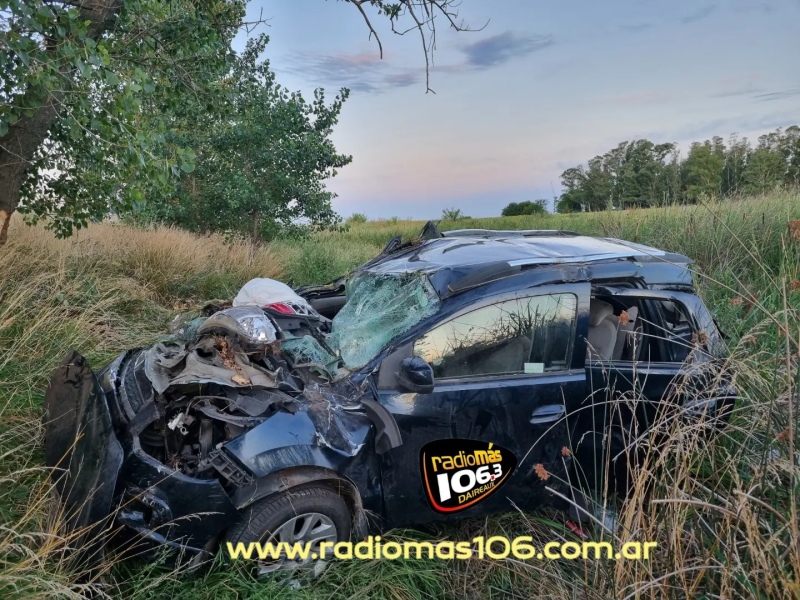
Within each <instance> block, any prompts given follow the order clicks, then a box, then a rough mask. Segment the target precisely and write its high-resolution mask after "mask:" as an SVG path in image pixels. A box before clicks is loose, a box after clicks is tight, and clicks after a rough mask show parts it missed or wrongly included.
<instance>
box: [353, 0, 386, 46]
mask: <svg viewBox="0 0 800 600" xmlns="http://www.w3.org/2000/svg"><path fill="white" fill-rule="evenodd" d="M363 2H364V0H354V2H353V4H355V5H356V8H358V11H359V12H360V13H361V16H362V17H364V22H365V23H366V24H367V27H369V32H370V33H369V36H370V38H372V36H373V35H374V36H375V41H376V42H378V52H379V53H380V57H381V60H383V44H381V38H380V37H379V36H378V32H377V31H375V28H374V27H373V26H372V23H370V21H369V17H368V16H367V13H366V12H365V11H364V7H363V6H361V5H362V4H363Z"/></svg>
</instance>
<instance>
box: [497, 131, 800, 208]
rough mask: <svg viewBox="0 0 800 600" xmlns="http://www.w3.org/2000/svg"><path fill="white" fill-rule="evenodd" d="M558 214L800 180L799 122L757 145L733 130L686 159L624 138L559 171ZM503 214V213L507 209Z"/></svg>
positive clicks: (665, 147)
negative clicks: (610, 147) (561, 188)
mask: <svg viewBox="0 0 800 600" xmlns="http://www.w3.org/2000/svg"><path fill="white" fill-rule="evenodd" d="M561 183H562V186H563V193H562V194H561V197H560V198H559V199H558V201H557V203H556V211H557V212H560V213H570V212H584V211H597V210H606V209H620V208H630V207H634V206H638V207H649V206H662V205H669V204H674V203H690V204H693V203H696V202H698V201H699V200H701V199H702V198H715V197H728V196H732V195H734V194H740V193H763V192H766V191H769V190H771V189H774V188H776V187H781V186H793V185H794V186H796V185H798V184H799V183H800V127H797V126H793V127H789V128H788V129H786V130H785V131H783V130H781V129H778V130H776V131H774V132H772V133H769V134H767V135H764V136H761V137H760V138H759V145H758V147H757V148H756V149H755V150H753V149H752V148H751V147H750V143H749V142H748V140H747V138H741V139H740V138H738V136H736V135H735V134H734V135H732V136H731V137H730V139H729V140H728V145H727V147H726V145H725V143H724V142H723V140H722V138H720V137H714V138H712V139H711V140H706V141H704V142H695V143H694V144H692V145H691V147H690V148H689V152H688V154H687V155H686V157H685V158H684V159H681V156H680V153H679V152H678V150H677V147H676V145H675V144H672V143H667V144H654V143H653V142H651V141H649V140H635V141H633V142H622V143H621V144H619V145H618V146H617V147H616V148H614V149H613V150H610V151H609V152H607V153H605V154H603V155H601V156H595V157H594V158H593V159H591V160H590V161H589V162H588V164H587V165H586V166H584V165H578V166H577V167H572V168H570V169H567V170H566V171H564V172H563V173H562V174H561ZM503 214H505V213H503Z"/></svg>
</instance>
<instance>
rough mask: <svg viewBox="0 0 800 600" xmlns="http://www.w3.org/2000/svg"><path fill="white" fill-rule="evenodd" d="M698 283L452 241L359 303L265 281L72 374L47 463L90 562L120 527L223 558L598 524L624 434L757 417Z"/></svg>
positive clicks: (561, 243)
mask: <svg viewBox="0 0 800 600" xmlns="http://www.w3.org/2000/svg"><path fill="white" fill-rule="evenodd" d="M689 264H690V260H689V259H688V258H687V257H685V256H681V255H678V254H672V253H668V252H663V251H661V250H658V249H656V248H651V247H647V246H642V245H638V244H634V243H629V242H624V241H620V240H615V239H597V238H591V237H586V236H582V235H579V234H576V233H573V232H567V231H487V230H460V231H451V232H447V233H439V232H438V231H437V230H436V228H435V227H434V226H432V225H431V224H429V225H428V226H426V228H425V229H424V230H423V233H422V234H421V235H420V236H419V237H418V238H416V239H414V240H412V241H410V242H405V243H404V242H402V241H401V240H399V239H394V240H392V241H391V242H390V243H389V245H388V246H387V247H386V249H385V250H384V251H383V253H382V254H381V255H379V256H378V257H376V258H375V259H373V260H371V261H369V262H368V263H366V264H365V265H362V266H361V267H359V268H358V269H356V270H355V271H354V272H353V273H351V274H350V276H349V277H348V278H347V279H346V280H344V279H343V280H340V281H337V282H333V283H332V284H329V285H326V286H307V287H303V288H298V289H297V290H291V289H290V288H288V287H287V286H284V285H283V284H279V283H278V282H274V281H271V280H254V281H253V282H250V284H248V286H245V288H243V290H242V292H241V293H240V294H239V296H237V299H235V300H234V302H233V306H232V307H229V308H224V307H211V308H210V309H208V310H207V313H208V314H207V315H206V316H203V317H200V318H196V319H193V320H191V321H188V322H183V323H178V324H177V325H176V326H175V327H174V328H173V331H172V332H171V334H170V335H168V336H165V337H164V338H163V339H161V340H160V341H158V342H157V343H156V344H154V345H153V346H151V347H148V348H140V349H136V350H130V351H127V352H123V353H122V354H121V355H119V356H118V357H117V358H116V359H115V360H113V361H112V362H111V363H110V364H109V365H107V366H105V367H104V368H102V369H101V370H99V371H97V372H96V373H95V372H93V370H92V369H91V368H90V366H89V365H88V364H87V362H86V361H85V360H84V359H83V358H82V357H81V356H80V355H79V354H77V353H72V354H71V355H70V356H68V357H66V358H65V360H64V361H63V363H62V364H61V366H60V367H59V368H58V370H57V372H56V373H55V375H54V376H53V379H52V381H51V384H50V386H49V388H48V391H47V394H46V399H45V407H46V419H47V433H46V460H47V464H48V465H49V466H50V467H52V468H53V476H54V478H55V479H56V485H57V489H58V491H59V493H60V496H61V498H62V502H63V503H64V505H65V507H66V509H67V511H68V515H69V518H70V524H71V525H72V526H73V527H74V528H76V529H80V528H82V531H84V532H85V539H86V540H87V542H91V543H92V544H94V545H95V546H99V545H102V544H104V543H106V541H105V532H106V531H108V530H110V529H111V528H110V527H109V521H111V522H113V524H114V525H118V526H121V527H120V529H121V530H122V532H123V534H124V535H122V536H121V537H122V538H126V537H127V538H128V539H135V540H138V541H139V542H142V543H147V544H150V545H152V546H153V547H162V548H163V547H171V548H174V549H176V550H180V551H181V552H183V553H188V554H189V555H195V556H197V557H201V558H202V557H208V556H210V555H211V554H212V553H213V551H214V550H215V548H216V547H217V545H218V544H219V543H220V542H222V541H232V542H234V543H235V542H238V541H243V542H249V541H268V540H269V541H308V542H314V543H319V542H321V541H338V540H346V539H351V538H361V537H363V536H365V535H367V534H368V533H376V532H380V531H384V530H387V529H390V528H393V527H397V526H413V525H419V524H423V523H428V522H432V521H441V520H448V519H454V518H462V517H472V516H480V515H485V514H488V513H496V512H505V511H510V510H514V507H517V508H519V509H522V510H526V511H528V510H533V509H536V508H537V507H540V506H542V505H545V504H549V505H553V506H557V507H558V506H560V507H564V508H572V510H573V511H574V510H575V509H576V508H577V509H578V516H580V513H581V507H582V506H584V501H583V500H582V499H581V497H580V494H576V492H575V490H576V489H577V488H580V487H581V486H579V485H577V483H576V481H577V479H578V478H579V477H580V473H583V478H584V480H586V479H587V477H586V473H587V472H589V471H591V470H592V469H591V467H592V466H593V465H594V463H595V461H596V458H597V457H599V456H604V455H605V456H608V455H609V454H610V455H613V456H614V463H613V464H614V466H613V467H612V471H613V473H612V475H615V476H616V475H618V477H617V479H618V480H619V482H624V479H625V477H626V469H628V468H629V465H627V464H626V458H625V457H627V456H631V455H630V454H629V453H625V452H624V451H625V448H624V447H623V445H624V444H625V443H628V442H626V441H625V440H624V439H623V438H624V436H622V435H621V434H620V432H623V431H628V432H630V431H632V430H633V429H637V428H638V429H637V432H638V433H637V436H638V437H637V439H640V440H641V439H643V438H644V437H646V436H642V435H640V434H641V432H643V431H646V430H647V427H648V426H649V424H650V423H652V422H653V421H654V419H655V418H656V415H657V414H658V413H659V411H663V410H665V407H666V409H668V410H672V411H674V412H675V413H676V414H679V415H680V416H681V418H686V419H711V420H723V419H724V418H725V417H726V415H727V413H728V412H729V409H730V407H731V406H732V404H733V402H734V401H735V390H734V388H733V386H732V385H731V384H730V382H729V379H728V378H727V377H726V376H725V375H724V369H721V368H720V365H721V364H722V362H723V360H724V358H725V355H726V350H725V346H724V343H723V340H722V337H721V334H720V332H719V331H718V329H717V327H716V325H715V323H714V320H713V318H712V317H711V315H710V313H709V311H708V310H707V309H706V307H705V306H704V305H703V303H702V301H701V300H700V298H699V297H698V296H697V295H696V294H695V289H694V285H693V281H692V277H691V273H690V270H689V268H688V267H689ZM721 373H722V374H721ZM623 397H624V398H627V400H626V401H625V402H622V403H619V402H617V403H616V404H615V402H616V401H617V400H619V398H623ZM612 407H614V408H613V409H612ZM634 456H635V453H634ZM607 479H608V478H606V480H607ZM588 484H589V486H590V487H592V486H595V487H596V486H597V485H599V484H598V483H597V481H594V482H592V481H589V482H588ZM620 487H621V488H624V483H620ZM617 491H618V492H620V493H624V489H621V490H617ZM584 511H585V509H584ZM119 537H120V535H119V534H115V536H114V540H117V539H118V538H119ZM273 566H274V565H273ZM279 566H290V565H289V562H288V561H287V562H286V563H285V564H281V565H279Z"/></svg>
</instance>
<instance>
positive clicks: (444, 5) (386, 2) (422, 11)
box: [346, 0, 489, 93]
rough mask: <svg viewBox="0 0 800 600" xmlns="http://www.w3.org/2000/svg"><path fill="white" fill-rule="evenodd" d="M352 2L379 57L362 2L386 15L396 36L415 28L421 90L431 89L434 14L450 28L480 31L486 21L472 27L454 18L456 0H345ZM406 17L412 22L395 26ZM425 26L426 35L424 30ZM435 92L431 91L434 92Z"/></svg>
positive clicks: (380, 49) (379, 45)
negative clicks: (419, 51)
mask: <svg viewBox="0 0 800 600" xmlns="http://www.w3.org/2000/svg"><path fill="white" fill-rule="evenodd" d="M346 1H347V2H349V3H350V4H353V5H354V6H355V7H356V8H358V11H359V12H360V13H361V16H362V17H363V19H364V22H365V23H366V24H367V27H368V28H369V32H370V34H369V37H370V39H372V36H373V35H374V36H375V40H376V41H377V42H378V49H379V52H380V57H381V58H383V44H382V42H381V39H380V37H379V36H378V32H377V31H376V30H375V28H374V27H373V25H372V23H371V21H370V18H369V16H368V15H367V12H366V11H365V10H364V6H363V5H364V3H367V4H368V5H370V6H373V7H375V8H376V9H377V10H378V11H379V13H380V14H382V15H386V16H388V18H389V21H390V25H391V30H392V33H395V34H397V35H405V34H406V33H409V32H410V31H414V30H416V31H419V35H420V38H421V43H422V52H423V54H424V56H425V90H426V92H433V90H432V89H431V87H430V70H431V66H432V65H433V53H434V50H435V49H436V17H437V14H438V15H444V18H445V19H446V20H447V25H449V26H450V27H452V28H453V29H454V30H455V31H482V30H483V29H484V28H485V27H486V26H487V25H488V24H489V21H488V20H487V21H486V23H484V24H483V25H482V26H481V27H479V28H477V29H474V28H472V27H470V26H469V25H466V24H465V23H464V21H463V20H462V21H458V10H457V8H458V7H459V6H460V5H461V3H460V1H459V0H346ZM404 16H408V17H410V19H411V21H413V23H412V24H411V25H410V26H409V27H408V28H407V29H398V28H397V24H398V21H399V20H400V19H401V18H402V17H404ZM426 27H427V29H428V32H429V33H427V34H426V31H425V29H426ZM434 93H435V92H434Z"/></svg>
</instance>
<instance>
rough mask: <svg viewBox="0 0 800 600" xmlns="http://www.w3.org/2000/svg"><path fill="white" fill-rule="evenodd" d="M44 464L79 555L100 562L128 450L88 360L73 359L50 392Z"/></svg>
mask: <svg viewBox="0 0 800 600" xmlns="http://www.w3.org/2000/svg"><path fill="white" fill-rule="evenodd" d="M44 406H45V440H46V444H45V464H46V465H47V466H48V467H50V468H51V469H52V473H53V477H52V479H53V481H54V484H55V487H56V490H57V492H58V493H59V495H60V496H61V498H62V502H63V504H64V509H65V516H66V520H67V526H68V527H69V528H70V529H71V530H73V531H77V532H79V535H78V539H77V540H75V544H76V547H77V548H79V549H80V550H79V554H80V555H81V556H84V557H87V558H88V560H89V561H98V560H100V558H101V556H102V552H101V548H102V544H103V542H104V539H105V535H106V533H107V530H108V528H109V520H108V516H109V514H110V512H111V508H112V501H113V497H114V490H115V486H116V482H117V478H118V476H119V473H120V469H121V467H122V462H123V449H122V446H121V445H120V443H119V441H118V440H117V438H116V437H115V435H114V431H113V428H112V424H111V415H110V414H109V411H108V407H107V405H106V402H105V395H104V394H103V390H102V389H101V388H100V385H99V384H98V382H97V379H96V378H95V375H94V373H93V372H92V369H91V368H90V367H89V363H88V361H87V360H86V359H85V358H84V357H83V356H81V355H80V354H79V353H78V352H75V351H73V352H71V353H70V354H68V355H67V356H66V357H65V358H64V360H63V361H62V362H61V364H60V365H59V366H58V367H57V368H56V371H55V373H54V374H53V377H52V378H51V380H50V384H49V386H48V388H47V391H46V393H45V400H44Z"/></svg>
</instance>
